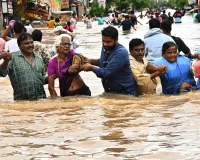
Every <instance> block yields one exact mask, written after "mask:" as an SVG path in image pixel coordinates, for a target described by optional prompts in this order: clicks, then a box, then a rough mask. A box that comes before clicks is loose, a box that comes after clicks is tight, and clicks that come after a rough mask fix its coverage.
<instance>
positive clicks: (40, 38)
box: [32, 29, 42, 42]
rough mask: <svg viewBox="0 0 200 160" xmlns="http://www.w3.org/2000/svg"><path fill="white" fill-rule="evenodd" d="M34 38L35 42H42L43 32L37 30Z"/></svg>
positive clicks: (33, 35)
mask: <svg viewBox="0 0 200 160" xmlns="http://www.w3.org/2000/svg"><path fill="white" fill-rule="evenodd" d="M32 38H33V41H39V42H41V40H42V32H41V31H40V30H39V29H35V30H34V31H33V32H32Z"/></svg>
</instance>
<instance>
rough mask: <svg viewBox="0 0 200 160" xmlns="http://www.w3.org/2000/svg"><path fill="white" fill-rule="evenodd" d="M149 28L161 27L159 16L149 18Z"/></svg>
mask: <svg viewBox="0 0 200 160" xmlns="http://www.w3.org/2000/svg"><path fill="white" fill-rule="evenodd" d="M149 28H150V29H153V28H160V21H159V20H158V19H157V18H152V19H150V20H149Z"/></svg>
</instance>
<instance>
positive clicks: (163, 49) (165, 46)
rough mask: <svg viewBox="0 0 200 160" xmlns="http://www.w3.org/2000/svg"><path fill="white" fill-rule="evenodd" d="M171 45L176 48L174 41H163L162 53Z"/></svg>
mask: <svg viewBox="0 0 200 160" xmlns="http://www.w3.org/2000/svg"><path fill="white" fill-rule="evenodd" d="M173 46H175V47H176V48H177V45H176V44H175V43H174V42H165V43H164V44H163V46H162V55H164V54H165V52H166V50H168V49H169V48H170V47H173Z"/></svg>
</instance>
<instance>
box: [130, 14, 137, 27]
mask: <svg viewBox="0 0 200 160" xmlns="http://www.w3.org/2000/svg"><path fill="white" fill-rule="evenodd" d="M130 21H131V22H132V23H133V24H135V25H137V17H136V16H135V14H134V12H132V13H131V19H130Z"/></svg>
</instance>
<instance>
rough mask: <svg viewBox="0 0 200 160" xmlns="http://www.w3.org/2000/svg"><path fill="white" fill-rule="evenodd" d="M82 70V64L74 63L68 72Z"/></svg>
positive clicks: (73, 72)
mask: <svg viewBox="0 0 200 160" xmlns="http://www.w3.org/2000/svg"><path fill="white" fill-rule="evenodd" d="M79 70H80V66H79V65H78V64H72V65H71V66H70V67H69V69H68V72H69V73H72V74H75V73H78V72H79Z"/></svg>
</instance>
